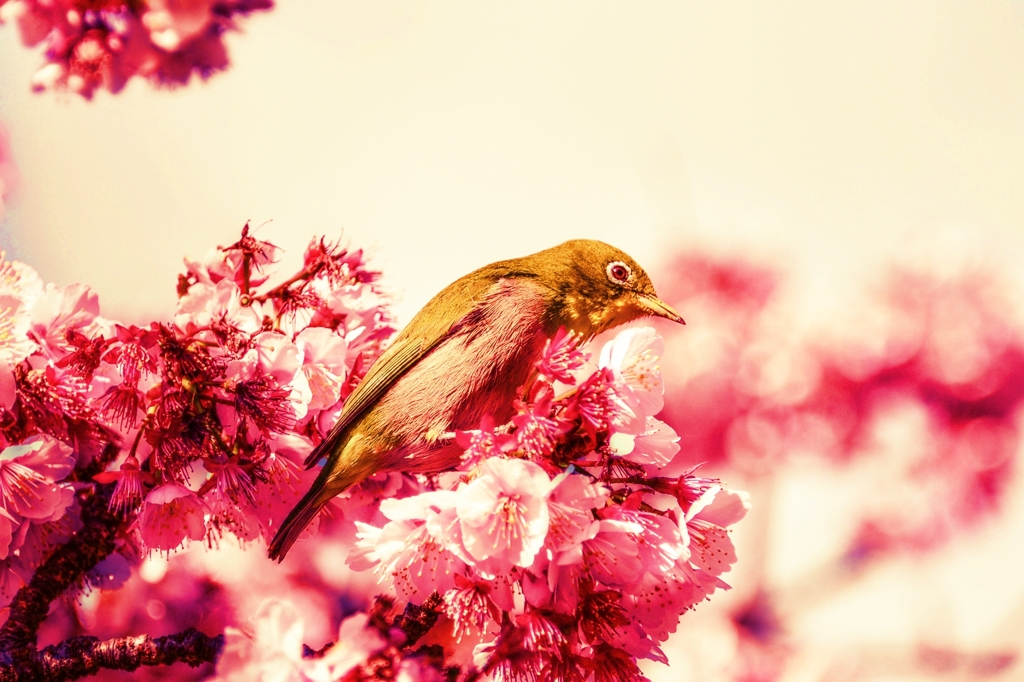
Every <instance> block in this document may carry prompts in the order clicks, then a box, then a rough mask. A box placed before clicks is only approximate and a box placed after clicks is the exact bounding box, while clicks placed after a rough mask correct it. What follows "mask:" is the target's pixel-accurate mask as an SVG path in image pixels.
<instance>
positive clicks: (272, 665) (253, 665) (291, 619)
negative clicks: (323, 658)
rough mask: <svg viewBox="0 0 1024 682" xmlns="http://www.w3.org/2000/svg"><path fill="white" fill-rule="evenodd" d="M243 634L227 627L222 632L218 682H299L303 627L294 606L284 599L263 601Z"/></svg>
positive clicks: (216, 678)
mask: <svg viewBox="0 0 1024 682" xmlns="http://www.w3.org/2000/svg"><path fill="white" fill-rule="evenodd" d="M252 625H253V631H252V633H251V634H247V633H245V632H243V631H242V630H239V629H237V628H233V627H229V628H227V629H226V630H225V632H224V637H225V640H224V652H223V653H222V654H221V656H220V658H219V659H218V660H217V676H216V677H215V678H213V679H214V680H217V681H218V682H249V680H262V681H264V682H290V681H292V680H294V681H295V682H299V681H301V680H305V679H308V678H306V677H305V676H304V675H303V670H304V668H306V661H305V660H304V659H303V658H302V638H303V635H304V633H305V628H304V627H303V624H302V619H301V617H300V615H299V612H298V610H297V609H296V608H295V607H294V606H292V605H291V604H290V603H288V602H282V601H278V600H272V601H267V602H264V603H263V605H262V606H260V609H259V611H257V613H256V615H255V616H254V617H253V619H252Z"/></svg>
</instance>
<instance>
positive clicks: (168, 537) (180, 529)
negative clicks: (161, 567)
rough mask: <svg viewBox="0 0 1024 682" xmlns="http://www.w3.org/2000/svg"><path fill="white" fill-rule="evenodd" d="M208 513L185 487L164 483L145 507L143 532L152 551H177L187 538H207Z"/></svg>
mask: <svg viewBox="0 0 1024 682" xmlns="http://www.w3.org/2000/svg"><path fill="white" fill-rule="evenodd" d="M205 513H206V510H205V509H204V508H203V503H202V501H201V500H200V499H199V496H198V495H196V494H195V493H194V492H192V491H191V490H189V489H188V488H186V487H185V486H183V485H179V484H177V483H164V484H163V485H161V486H157V487H156V488H154V489H153V490H152V491H151V492H150V493H149V494H148V495H146V499H145V501H144V502H143V504H142V512H141V513H140V514H139V531H140V532H141V534H142V541H143V542H145V543H146V546H147V547H149V548H150V549H155V550H160V551H165V552H166V551H170V550H172V549H177V548H178V547H179V546H180V545H181V543H182V542H184V541H185V539H186V538H188V539H190V540H202V539H203V538H204V537H206V522H205V521H204V518H203V517H204V515H205Z"/></svg>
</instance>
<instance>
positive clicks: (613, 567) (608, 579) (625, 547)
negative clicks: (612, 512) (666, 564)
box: [583, 518, 643, 587]
mask: <svg viewBox="0 0 1024 682" xmlns="http://www.w3.org/2000/svg"><path fill="white" fill-rule="evenodd" d="M642 532H643V526H641V525H640V524H639V523H636V522H634V521H627V520H623V519H618V518H612V519H601V526H600V530H599V531H598V533H597V534H596V535H595V536H594V538H593V539H591V540H588V541H587V542H586V543H584V545H583V557H584V560H585V561H586V564H587V567H588V569H589V571H590V573H591V574H592V575H593V576H594V577H595V578H597V579H598V580H600V581H601V582H602V583H604V584H605V585H608V586H610V587H616V586H623V585H629V584H632V583H634V582H636V580H637V579H639V578H640V575H641V573H642V572H643V562H642V561H641V560H640V548H639V546H638V540H637V538H638V535H639V534H640V533H642Z"/></svg>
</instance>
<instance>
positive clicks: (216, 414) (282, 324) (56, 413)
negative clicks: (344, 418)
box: [0, 227, 393, 601]
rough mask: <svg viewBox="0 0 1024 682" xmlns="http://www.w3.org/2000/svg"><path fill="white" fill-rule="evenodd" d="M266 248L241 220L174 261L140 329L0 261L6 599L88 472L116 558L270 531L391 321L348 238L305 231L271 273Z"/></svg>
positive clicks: (58, 525)
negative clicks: (111, 524)
mask: <svg viewBox="0 0 1024 682" xmlns="http://www.w3.org/2000/svg"><path fill="white" fill-rule="evenodd" d="M277 255H278V250H277V249H276V247H274V246H272V245H271V244H269V243H267V242H262V241H259V240H257V239H255V238H254V237H253V236H251V235H250V234H249V232H248V227H246V228H245V229H243V231H242V236H241V239H240V240H239V241H237V242H236V243H234V244H232V245H230V246H227V247H222V248H218V249H215V250H214V251H212V252H211V253H210V254H209V256H208V257H207V258H206V259H205V260H203V261H186V265H187V272H186V273H185V274H183V275H181V276H180V278H179V282H178V295H179V298H178V303H177V311H176V314H175V317H174V319H173V321H171V322H166V323H160V322H154V323H151V324H149V325H147V326H145V327H137V326H123V325H120V324H117V323H115V322H112V321H110V320H107V319H105V318H103V317H101V316H100V314H99V305H98V301H97V297H96V296H95V294H94V293H93V292H91V291H90V290H89V289H88V288H86V287H84V286H82V285H77V284H75V285H69V286H66V287H56V286H54V285H52V284H51V285H46V286H44V285H43V284H42V282H41V281H40V279H39V277H38V276H37V275H36V273H35V272H34V271H32V270H31V268H29V267H27V266H25V265H23V264H21V263H16V262H14V263H12V262H4V263H3V264H2V265H0V310H2V314H0V449H2V450H0V580H2V583H0V586H2V590H3V598H4V600H5V601H9V600H10V598H11V597H12V595H13V593H14V591H15V590H17V589H18V588H19V587H20V586H21V585H22V584H24V583H25V582H27V580H28V579H29V578H30V577H31V575H32V572H33V570H34V569H35V568H36V566H37V565H38V563H39V561H40V558H41V556H42V555H43V553H44V552H45V551H46V550H47V549H48V548H51V547H53V546H54V545H55V544H57V543H59V542H61V541H62V540H63V539H66V538H67V537H68V536H69V535H70V533H71V532H73V531H74V530H75V528H76V523H77V512H76V507H75V505H76V502H75V498H74V491H75V490H76V489H78V488H81V487H82V486H85V485H87V484H89V483H91V482H93V481H96V482H99V483H106V484H114V486H113V493H112V497H111V503H110V506H111V509H112V511H114V512H116V513H117V514H119V515H120V516H121V518H122V519H123V523H122V525H123V532H121V533H120V535H119V539H118V548H117V555H120V556H121V557H122V559H121V560H120V561H114V562H113V563H114V564H116V565H118V566H120V567H121V568H122V569H124V568H126V567H127V566H128V565H130V564H131V563H135V562H136V561H137V559H138V557H140V556H145V555H146V554H148V553H150V552H152V551H158V552H169V551H172V550H174V549H176V548H178V547H180V546H182V544H183V543H185V542H186V541H187V540H193V541H205V542H206V543H207V544H210V545H214V544H216V543H217V542H218V540H219V539H220V538H221V537H223V536H224V534H226V533H230V534H232V535H233V536H235V537H237V538H239V539H240V540H242V541H250V540H255V539H256V538H259V537H264V538H269V537H270V536H271V535H272V534H273V532H274V531H275V530H276V527H277V524H278V523H279V521H280V519H281V518H282V517H283V516H284V514H285V513H287V511H288V509H289V508H290V507H291V506H292V505H293V504H294V503H295V501H296V500H297V499H298V497H299V495H300V494H301V493H302V492H303V490H304V489H305V488H306V487H307V486H308V483H309V480H308V477H309V474H306V473H305V472H303V471H302V467H301V462H302V460H303V459H304V457H305V456H306V455H307V454H308V453H309V451H310V450H311V449H312V446H313V442H314V440H318V439H320V438H322V436H323V434H324V433H326V430H327V429H328V428H329V427H330V425H331V424H332V423H333V421H334V420H335V418H336V417H337V414H338V413H339V412H340V409H341V405H342V404H343V402H344V399H345V397H346V396H347V395H348V394H349V393H350V392H351V390H352V389H353V387H354V386H355V384H356V383H357V382H358V381H359V380H360V378H361V376H362V374H363V372H364V371H365V369H366V368H367V367H368V364H369V363H370V362H372V360H373V359H374V358H375V357H376V356H377V354H378V353H379V352H380V347H381V344H382V342H383V340H384V339H386V338H387V337H388V336H390V335H391V333H392V332H393V329H392V327H391V326H390V324H389V321H388V319H389V318H388V315H387V313H386V311H385V309H384V308H383V307H382V305H383V303H384V300H383V299H382V297H381V295H380V294H379V292H378V291H377V289H376V287H375V285H374V281H375V280H376V278H377V273H376V272H374V271H372V270H370V269H368V268H367V266H366V264H365V262H364V260H363V256H362V253H361V252H360V251H349V250H346V249H342V248H339V247H337V246H334V245H331V244H328V243H326V242H324V241H323V240H314V241H313V242H312V243H311V245H310V246H309V248H308V249H307V250H306V253H305V256H304V261H303V267H302V269H301V271H300V272H299V273H297V274H296V275H295V276H293V277H291V278H289V279H287V280H286V281H284V282H282V283H280V284H277V285H276V286H270V285H269V283H268V282H267V275H266V274H265V273H264V269H265V267H266V266H267V265H268V264H270V263H272V262H273V261H274V260H275V258H276V257H277ZM109 562H110V560H108V563H109ZM122 573H123V570H122ZM111 577H112V576H107V578H108V580H109V579H111ZM120 577H121V578H122V579H123V577H124V575H121V576H120Z"/></svg>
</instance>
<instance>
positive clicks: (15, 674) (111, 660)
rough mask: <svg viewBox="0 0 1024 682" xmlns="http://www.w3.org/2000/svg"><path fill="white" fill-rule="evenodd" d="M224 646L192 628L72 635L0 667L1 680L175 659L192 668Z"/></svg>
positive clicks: (70, 675) (72, 676)
mask: <svg viewBox="0 0 1024 682" xmlns="http://www.w3.org/2000/svg"><path fill="white" fill-rule="evenodd" d="M223 648H224V635H217V636H216V637H210V636H209V635H204V634H203V633H201V632H199V631H198V630H196V629H195V628H189V629H188V630H185V631H184V632H179V633H176V634H173V635H167V636H166V637H155V638H154V637H150V636H149V635H142V636H140V637H121V638H119V639H110V640H107V641H105V642H101V641H100V640H99V638H97V637H71V638H69V639H66V640H64V641H63V642H61V643H59V644H53V645H51V646H48V647H46V648H45V649H43V650H42V651H39V652H33V653H32V655H31V656H30V657H29V658H28V659H26V660H24V661H19V662H18V663H16V664H15V665H13V666H7V667H3V668H0V682H26V681H27V680H54V681H57V680H76V679H78V678H80V677H85V676H86V675H93V674H95V673H97V672H99V671H100V670H102V669H107V670H136V669H138V668H139V667H141V666H144V665H170V664H171V663H178V662H181V663H187V664H188V665H189V666H191V667H193V668H195V667H196V666H200V665H202V664H204V663H212V662H213V661H215V660H216V659H217V657H218V656H219V655H220V652H221V650H222V649H223Z"/></svg>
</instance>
